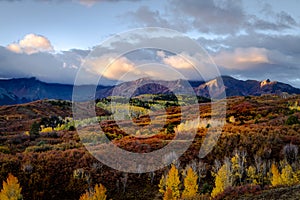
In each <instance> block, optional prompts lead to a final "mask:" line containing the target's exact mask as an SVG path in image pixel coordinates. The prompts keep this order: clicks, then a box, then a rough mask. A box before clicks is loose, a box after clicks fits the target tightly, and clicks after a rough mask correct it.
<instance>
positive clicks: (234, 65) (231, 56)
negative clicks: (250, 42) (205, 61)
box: [213, 47, 270, 70]
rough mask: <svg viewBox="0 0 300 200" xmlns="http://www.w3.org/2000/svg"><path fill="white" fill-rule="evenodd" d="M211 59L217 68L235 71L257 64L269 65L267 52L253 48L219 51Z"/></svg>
mask: <svg viewBox="0 0 300 200" xmlns="http://www.w3.org/2000/svg"><path fill="white" fill-rule="evenodd" d="M213 59H214V61H215V62H216V63H217V65H219V66H222V67H224V68H229V69H237V70H243V69H245V68H246V69H247V68H251V67H253V66H256V65H257V64H263V63H265V64H266V63H269V64H270V61H269V58H268V51H267V50H266V49H263V48H255V47H252V48H236V49H234V51H221V52H220V53H218V54H217V55H215V56H214V58H213Z"/></svg>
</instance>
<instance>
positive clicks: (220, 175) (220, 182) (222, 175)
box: [211, 164, 231, 197]
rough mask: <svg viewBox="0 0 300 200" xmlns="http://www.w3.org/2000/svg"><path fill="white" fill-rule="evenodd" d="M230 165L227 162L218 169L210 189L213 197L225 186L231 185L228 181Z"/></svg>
mask: <svg viewBox="0 0 300 200" xmlns="http://www.w3.org/2000/svg"><path fill="white" fill-rule="evenodd" d="M229 167H230V166H228V165H227V164H224V165H222V167H221V168H220V169H219V171H218V172H217V175H216V179H215V187H214V189H213V190H212V193H211V196H212V197H215V196H217V195H218V194H220V193H222V192H223V191H224V190H225V189H226V188H227V187H230V186H231V183H230V176H231V173H230V169H229Z"/></svg>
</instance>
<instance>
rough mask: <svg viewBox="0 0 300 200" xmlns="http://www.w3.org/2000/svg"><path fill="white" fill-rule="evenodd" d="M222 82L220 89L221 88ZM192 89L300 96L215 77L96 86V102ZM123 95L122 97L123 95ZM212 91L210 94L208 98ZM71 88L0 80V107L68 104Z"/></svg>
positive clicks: (286, 88)
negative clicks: (37, 102) (117, 96)
mask: <svg viewBox="0 0 300 200" xmlns="http://www.w3.org/2000/svg"><path fill="white" fill-rule="evenodd" d="M222 82H223V86H224V87H221V85H222ZM76 87H77V88H76V89H77V90H78V91H81V94H82V95H81V99H82V100H87V99H93V98H94V97H90V96H88V94H87V93H86V91H88V90H90V89H91V88H94V86H92V85H81V86H76ZM190 87H191V88H192V89H193V90H194V91H195V93H196V94H197V95H198V96H203V97H207V98H210V97H212V98H219V97H220V95H221V94H222V92H223V91H224V90H225V92H226V96H248V95H254V96H259V95H262V94H281V93H283V92H285V93H288V94H300V89H298V88H294V87H292V86H290V85H288V84H285V83H281V82H277V81H270V80H265V81H256V80H247V81H243V80H238V79H235V78H232V77H229V76H222V77H217V78H215V79H213V80H210V81H208V82H206V83H205V82H203V81H184V80H175V81H160V80H155V81H153V80H151V79H148V78H143V79H138V80H135V81H130V82H125V83H120V84H118V85H116V86H102V85H98V86H97V89H96V98H104V97H108V96H111V95H112V94H113V93H115V94H116V93H119V92H120V93H122V95H129V96H138V95H141V94H170V93H171V92H176V93H177V94H186V93H189V92H188V88H190ZM124 91H126V93H124ZM209 91H212V94H209ZM72 93H73V86H72V85H66V84H54V83H44V82H42V81H39V80H37V79H35V78H22V79H10V80H0V105H10V104H18V103H27V102H31V101H35V100H41V99H62V100H72Z"/></svg>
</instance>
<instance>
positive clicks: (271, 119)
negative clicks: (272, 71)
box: [0, 95, 300, 200]
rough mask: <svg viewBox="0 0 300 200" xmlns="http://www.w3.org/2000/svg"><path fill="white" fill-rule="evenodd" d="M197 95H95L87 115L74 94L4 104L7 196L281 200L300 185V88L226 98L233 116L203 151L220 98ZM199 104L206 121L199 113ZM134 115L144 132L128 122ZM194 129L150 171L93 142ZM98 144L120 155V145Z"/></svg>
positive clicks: (150, 141)
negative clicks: (106, 158)
mask: <svg viewBox="0 0 300 200" xmlns="http://www.w3.org/2000/svg"><path fill="white" fill-rule="evenodd" d="M112 101H114V102H115V104H114V107H111V106H110V105H111V102H112ZM191 101H192V100H191V99H190V97H188V96H180V97H174V96H172V95H141V96H138V97H135V98H131V99H124V98H122V97H109V98H104V99H98V100H96V102H95V104H96V109H95V111H96V114H97V116H95V117H85V118H82V119H74V118H73V116H72V103H71V102H69V101H62V100H40V101H35V102H31V103H26V104H20V105H12V106H1V107H0V113H1V115H0V116H1V118H0V125H1V128H0V158H1V159H0V182H1V183H0V189H1V192H0V199H32V200H37V199H45V200H47V199H49V200H50V199H65V200H67V199H68V200H75V199H80V200H85V199H116V200H118V199H164V200H167V199H247V198H248V199H253V198H254V197H256V196H259V195H261V196H262V198H267V199H272V198H273V199H276V198H277V199H278V198H280V197H282V196H276V194H278V195H282V193H283V192H282V190H283V191H285V193H288V192H289V190H293V195H295V194H299V193H300V190H299V187H298V186H299V185H300V162H299V154H298V149H299V145H300V134H299V133H300V121H299V118H300V106H299V102H300V96H299V95H289V96H288V97H282V96H280V95H262V96H246V97H242V96H237V97H230V98H228V99H227V107H226V124H225V125H224V126H223V128H222V133H221V135H220V137H219V139H218V141H217V143H216V145H215V146H214V147H213V149H212V151H211V152H210V153H209V154H208V155H206V156H205V157H201V156H199V150H200V148H201V145H202V143H203V141H204V139H205V137H206V135H207V134H208V133H207V131H208V129H209V128H211V126H212V125H213V123H214V122H212V121H211V120H210V118H211V115H212V113H211V112H212V111H211V104H212V103H213V102H211V101H210V100H209V99H205V98H201V97H197V102H194V103H193V102H192V104H190V103H191ZM185 102H188V104H185ZM193 106H194V107H193ZM126 109H127V110H126ZM128 110H129V111H128ZM149 110H151V112H150V111H149ZM185 110H188V111H189V115H188V116H183V113H185V112H184V111H185ZM194 110H197V111H198V112H199V116H200V123H194V121H192V119H194V116H192V115H194V113H193V112H192V111H194ZM116 114H118V116H119V115H121V118H122V119H123V121H122V125H124V126H125V127H127V129H126V131H124V129H122V128H120V127H119V126H120V122H116V120H115V119H114V116H116ZM163 119H165V121H163ZM131 120H132V121H133V122H134V123H135V124H136V125H137V126H138V127H141V130H140V131H137V130H135V129H134V128H132V127H131V126H129V125H128V126H127V124H129V121H131ZM160 124H163V125H162V126H159V125H160ZM150 125H151V127H152V128H151V130H150V129H148V128H147V127H148V126H150ZM99 127H101V130H102V132H103V133H104V134H100V133H99V132H98V130H99ZM78 130H80V134H78ZM192 130H195V131H196V135H195V137H194V139H193V141H192V142H191V145H190V146H189V148H188V150H187V151H185V152H184V154H183V155H180V156H178V155H176V153H175V152H169V154H166V155H165V157H164V159H165V160H164V161H165V162H166V163H171V164H169V165H166V166H165V167H164V168H162V169H159V170H157V171H152V172H147V173H143V169H141V173H125V172H122V171H119V170H115V169H113V168H110V167H109V166H106V165H105V164H103V163H101V162H100V161H99V160H97V159H96V158H95V157H94V156H93V154H91V152H89V151H88V148H87V147H88V146H89V147H90V146H92V147H95V148H96V147H105V145H108V144H107V142H111V143H113V144H114V145H116V146H118V147H119V148H122V149H124V150H127V151H130V152H135V153H148V152H152V151H156V150H158V149H161V148H164V147H165V146H167V145H168V144H169V143H170V142H171V141H172V140H173V139H174V137H175V135H176V134H177V133H178V132H179V131H180V132H181V133H183V134H190V132H191V131H192ZM175 142H177V143H178V144H177V145H180V142H184V141H179V140H178V141H176V140H175ZM145 146H147V148H143V147H145ZM99 149H100V150H98V151H101V152H100V153H102V154H106V155H111V156H112V157H113V154H114V152H109V151H107V152H106V150H105V148H99ZM177 157H179V158H178V159H176V158H177ZM164 161H163V162H164ZM280 191H281V192H280ZM264 195H265V196H264ZM268 195H269V196H268ZM270 195H272V196H270ZM274 195H275V196H274Z"/></svg>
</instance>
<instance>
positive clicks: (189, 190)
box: [182, 167, 198, 198]
mask: <svg viewBox="0 0 300 200" xmlns="http://www.w3.org/2000/svg"><path fill="white" fill-rule="evenodd" d="M197 179H198V175H197V174H196V172H194V170H193V169H192V168H191V167H188V169H187V174H186V177H185V178H184V190H183V192H182V198H191V197H195V196H196V194H197V190H198V184H197Z"/></svg>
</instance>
